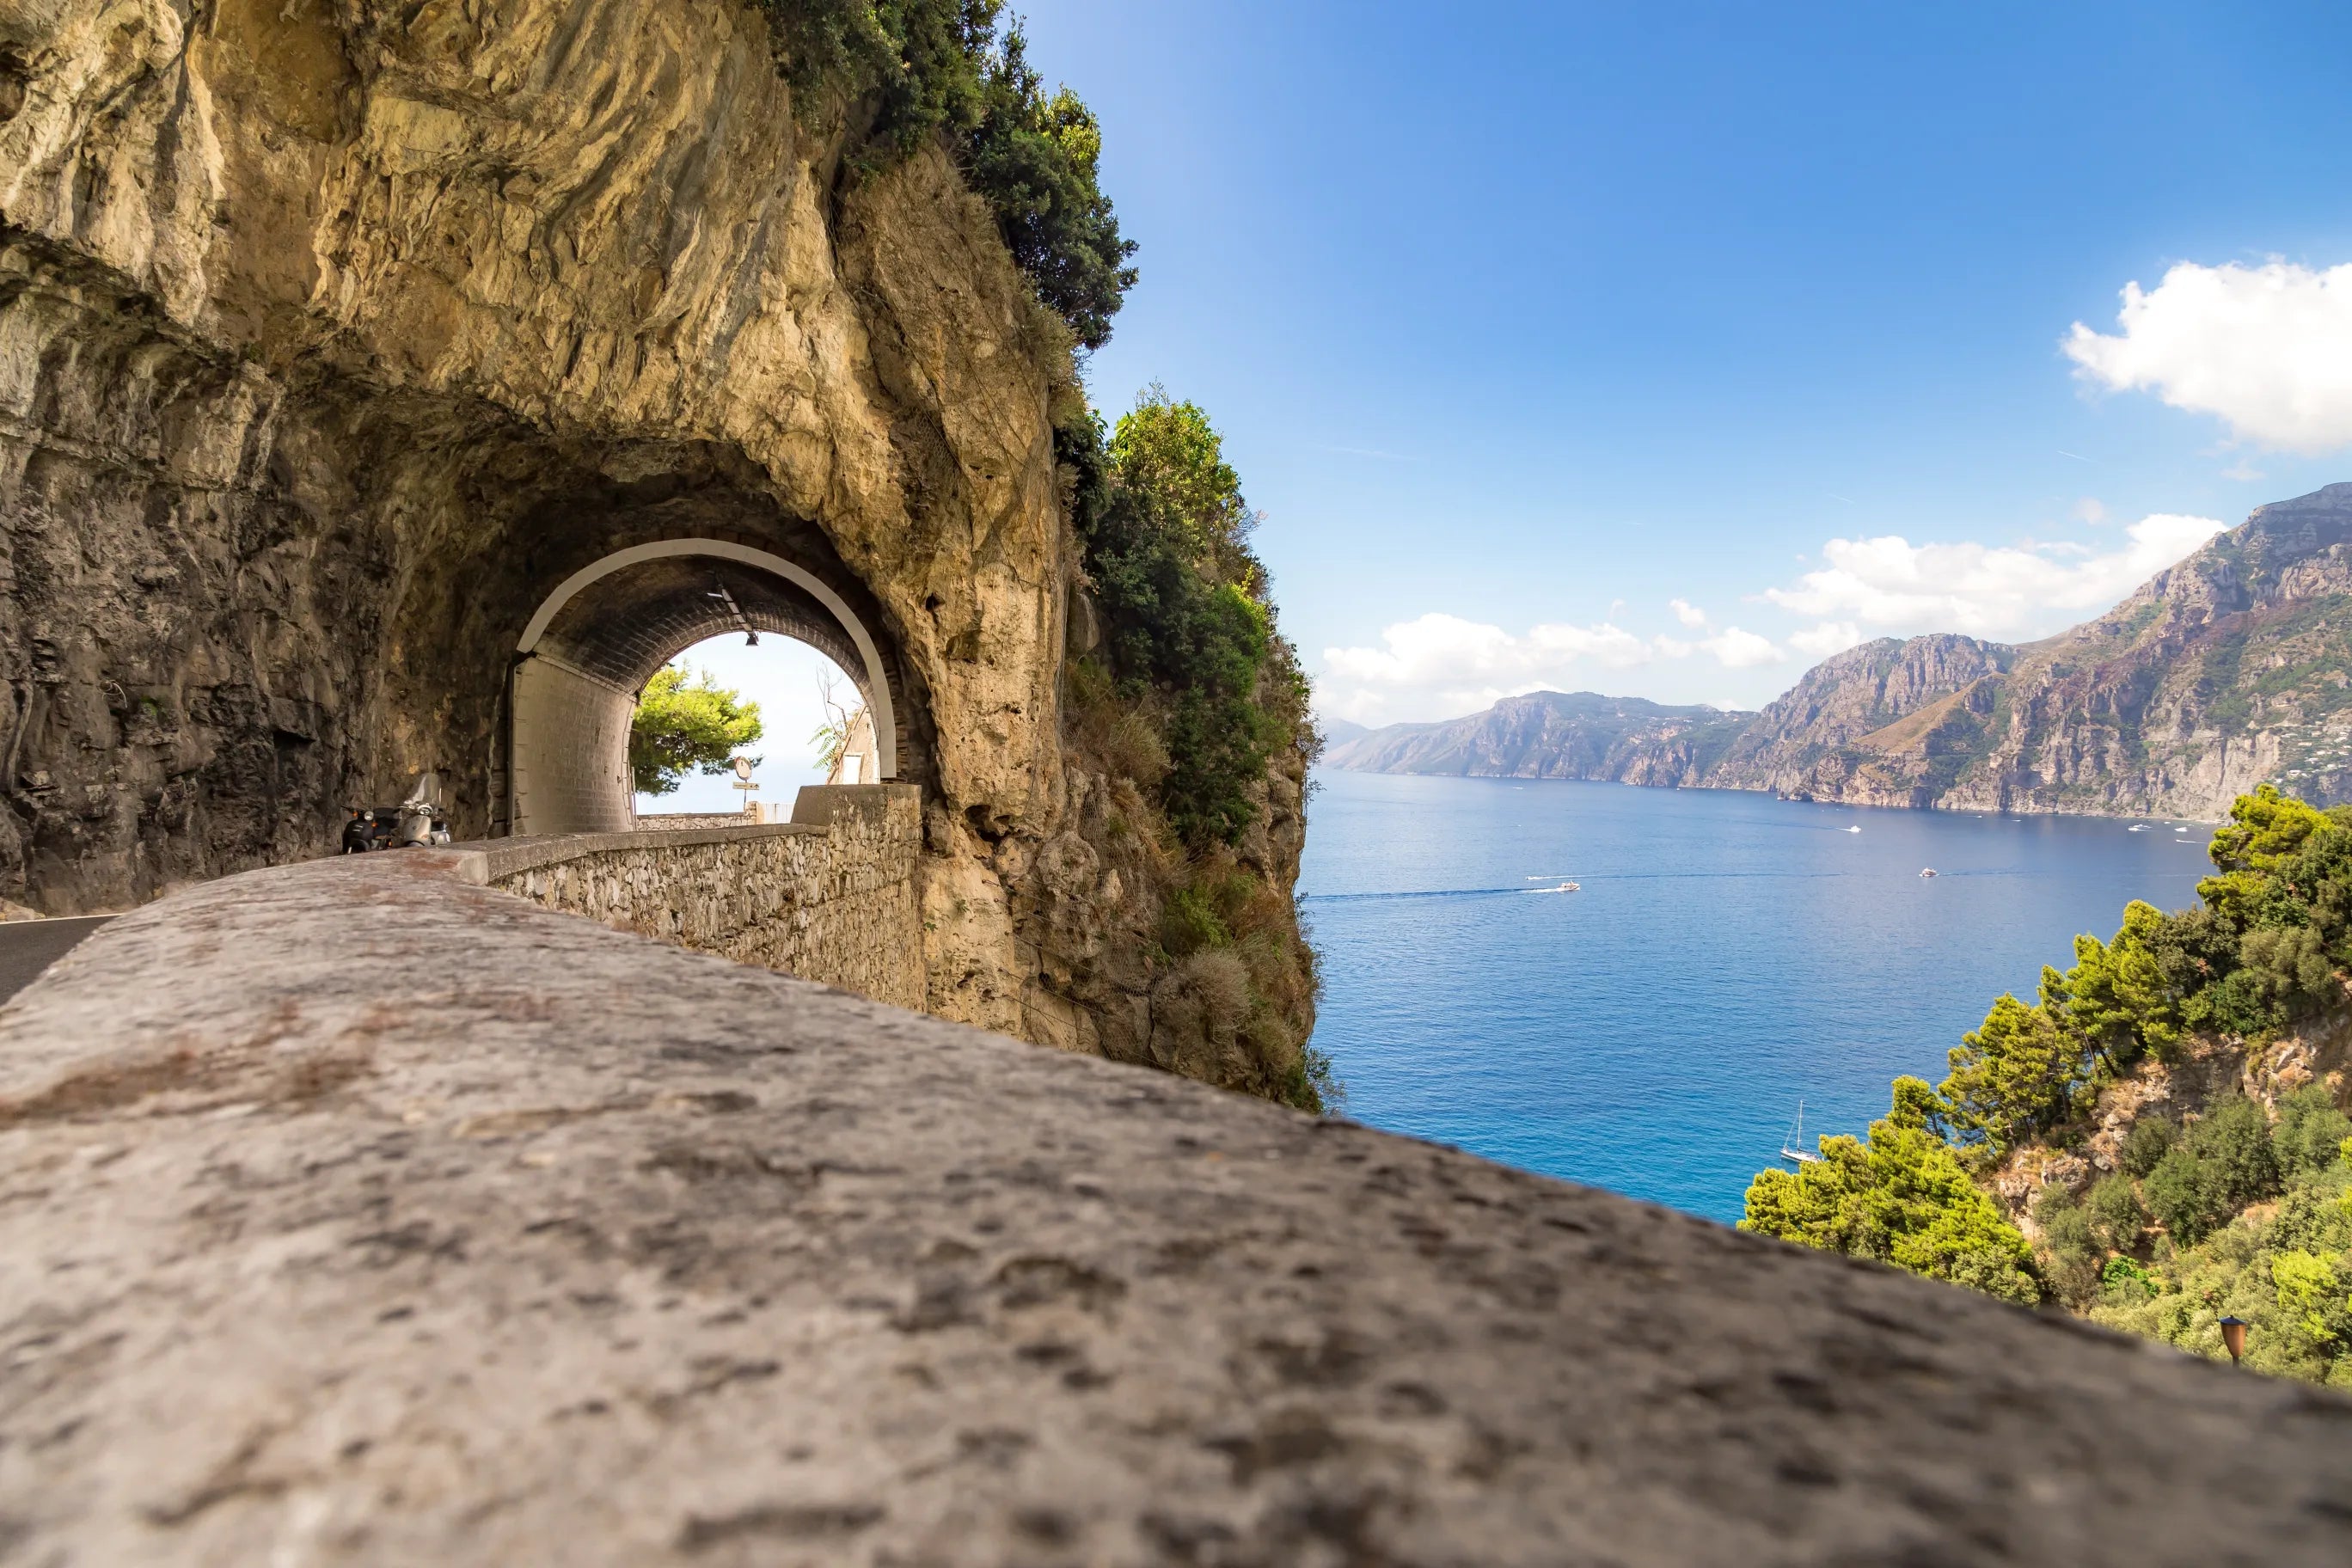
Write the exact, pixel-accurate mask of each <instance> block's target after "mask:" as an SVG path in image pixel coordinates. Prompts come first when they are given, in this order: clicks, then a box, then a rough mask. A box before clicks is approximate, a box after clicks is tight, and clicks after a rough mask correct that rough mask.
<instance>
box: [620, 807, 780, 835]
mask: <svg viewBox="0 0 2352 1568" xmlns="http://www.w3.org/2000/svg"><path fill="white" fill-rule="evenodd" d="M760 826H766V824H765V822H764V821H763V820H762V819H761V817H760V816H758V815H756V814H754V813H752V812H748V811H641V812H639V813H637V831H638V832H640V833H676V832H677V831H678V830H680V829H681V828H688V827H760Z"/></svg>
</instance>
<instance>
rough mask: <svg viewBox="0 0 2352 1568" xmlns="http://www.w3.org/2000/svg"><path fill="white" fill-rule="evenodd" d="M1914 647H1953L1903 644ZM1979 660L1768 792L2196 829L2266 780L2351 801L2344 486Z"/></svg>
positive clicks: (2351, 514)
mask: <svg viewBox="0 0 2352 1568" xmlns="http://www.w3.org/2000/svg"><path fill="white" fill-rule="evenodd" d="M1931 640H1941V641H1950V640H1954V639H1925V638H1921V639H1915V640H1914V641H1913V642H1912V643H1908V644H1905V645H1902V646H1903V648H1904V650H1905V652H1906V655H1907V654H1908V653H1909V651H1910V650H1912V649H1915V648H1916V647H1918V646H1919V645H1920V644H1921V643H1923V642H1927V641H1931ZM1874 646H1875V645H1874ZM1979 646H1984V645H1979ZM1855 651H1856V652H1857V653H1858V652H1861V651H1862V650H1859V649H1857V650H1855ZM1842 657H1845V658H1851V657H1853V656H1852V655H1847V656H1842ZM1989 657H1990V658H1997V661H1998V662H1999V663H2000V665H2001V666H2002V667H2003V668H2001V670H2000V672H1999V673H1998V675H1995V674H1994V673H1993V672H1991V671H1988V672H1986V674H1985V676H1984V677H1983V678H1982V679H1977V680H1975V681H1973V682H1970V683H1968V684H1950V683H1948V689H1947V691H1946V692H1945V693H1944V694H1942V695H1935V694H1934V692H1933V689H1932V688H1927V689H1922V690H1921V691H1920V692H1918V693H1917V694H1916V696H1915V697H1914V699H1913V700H1911V701H1910V702H1909V703H1908V704H1889V713H1890V717H1889V721H1888V722H1887V723H1886V724H1885V725H1884V726H1883V727H1882V728H1879V729H1877V730H1874V731H1870V732H1867V733H1864V734H1859V735H1831V734H1826V733H1825V734H1822V736H1821V742H1822V744H1821V747H1820V754H1819V757H1818V760H1816V761H1814V762H1813V763H1812V764H1811V768H1810V770H1809V771H1807V772H1805V773H1802V774H1801V775H1799V774H1783V775H1780V776H1777V777H1774V778H1773V779H1771V780H1770V781H1769V782H1771V783H1773V784H1776V785H1777V786H1779V787H1782V788H1800V789H1802V790H1804V791H1805V792H1807V793H1810V794H1812V795H1816V796H1817V797H1820V798H1825V799H1843V800H1854V801H1862V802H1868V803H1873V804H1883V805H1937V806H1946V807H1951V808H1955V809H1971V810H1993V809H1998V810H2008V811H2082V812H2106V813H2117V814H2125V815H2147V816H2196V817H2207V818H2211V817H2219V816H2223V815H2225V814H2226V813H2227V811H2228V809H2229V805H2230V802H2231V800H2233V799H2235V798H2236V797H2237V796H2238V795H2242V794H2244V793H2246V792H2247V791H2249V790H2251V789H2252V788H2253V787H2254V786H2255V785H2256V784H2261V783H2263V781H2265V780H2277V781H2279V782H2281V783H2283V784H2284V785H2286V787H2288V788H2289V789H2291V790H2293V791H2294V793H2296V794H2298V795H2303V796H2305V798H2307V799H2310V800H2313V801H2315V802H2317V803H2319V804H2322V805H2329V804H2334V803H2336V802H2339V801H2345V800H2352V485H2330V486H2329V487H2327V488H2326V489H2323V490H2319V491H2316V492H2315V493H2314V494H2311V495H2308V496H2305V497H2302V498H2300V499H2298V500H2291V501H2282V502H2279V503H2277V504H2275V505H2272V506H2266V507H2263V508H2260V509H2258V510H2256V511H2255V512H2254V513H2253V515H2252V517H2250V518H2248V519H2247V521H2245V522H2244V523H2243V524H2242V525H2241V526H2239V527H2238V528H2235V529H2232V530H2231V531H2229V532H2228V533H2225V534H2222V535H2221V536H2220V537H2219V538H2217V539H2215V540H2214V541H2213V542H2211V543H2210V544H2208V545H2206V546H2205V547H2204V548H2203V549H2201V550H2200V551H2198V552H2196V553H2195V554H2193V555H2191V556H2189V558H2188V559H2187V560H2185V561H2183V562H2181V563H2179V565H2178V566H2174V567H2172V568H2170V569H2169V570H2168V571H2165V572H2162V573H2159V574H2158V575H2157V576H2156V577H2154V578H2152V579H2151V580H2150V581H2149V582H2148V583H2147V584H2145V585H2144V586H2143V587H2141V588H2140V589H2139V590H2138V592H2137V593H2135V594H2134V595H2132V596H2131V597H2130V598H2128V599H2126V600H2125V601H2124V602H2123V603H2122V604H2121V605H2117V606H2116V608H2115V609H2113V610H2111V611H2109V612H2108V613H2107V614H2105V615H2104V616H2100V617H2099V618H2098V619H2096V620H2095V621H2092V622H2089V623H2087V624H2086V625H2084V626H2077V627H2075V628H2074V630H2072V631H2069V632H2065V633H2063V634H2061V635H2060V636H2058V637H2052V638H2050V639H2049V640H2047V641H2045V642H2040V643H2035V644H2032V645H2031V646H2029V647H2021V648H2016V649H2006V648H2004V649H2000V650H1997V655H1989ZM1822 668H1823V671H1826V670H1827V669H1828V668H1829V667H1828V666H1824V667H1822ZM1821 673H1822V671H1817V672H1816V674H1821ZM1966 673H1967V671H1966V669H1965V668H1962V669H1960V670H1957V671H1955V672H1954V677H1953V678H1954V679H1955V680H1957V679H1958V677H1959V676H1961V675H1965V674H1966ZM1808 679H1811V678H1810V677H1809V678H1808ZM1922 698H1926V699H1929V700H1919V699H1922ZM1738 782H1743V783H1746V782H1749V781H1747V780H1740V781H1738Z"/></svg>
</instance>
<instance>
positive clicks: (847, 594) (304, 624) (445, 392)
mask: <svg viewBox="0 0 2352 1568" xmlns="http://www.w3.org/2000/svg"><path fill="white" fill-rule="evenodd" d="M0 117H5V118H0V458H5V461H0V552H5V554H4V555H0V679H5V683H6V694H5V705H0V706H4V707H5V710H4V711H0V718H5V721H6V723H7V734H6V740H5V755H0V788H5V795H6V801H7V805H8V809H7V810H6V811H5V813H0V881H5V884H6V887H5V889H0V890H5V892H6V893H7V896H9V897H12V898H15V899H18V900H23V901H26V902H30V903H33V904H35V905H37V906H38V907H40V908H42V909H44V910H48V911H51V912H67V911H71V910H88V909H100V908H108V907H118V906H122V905H128V904H131V903H134V902H137V901H140V900H144V899H147V898H149V897H151V896H152V895H154V894H155V893H157V892H159V891H161V890H163V889H168V888H169V887H171V886H173V885H174V884H177V883H181V882H185V881H188V880H192V879H201V878H205V877H211V876H215V875H218V874H220V873H222V872H225V871H228V870H232V869H236V868H242V867H249V866H255V865H259V864H263V863H268V862H275V861H282V860H287V859H292V858H302V857H305V856H310V855H315V854H320V853H324V852H327V851H328V850H329V849H330V848H331V846H332V842H333V840H332V837H331V835H332V831H333V828H334V826H335V823H336V821H337V817H338V814H339V812H340V809H341V807H342V806H344V805H348V804H353V803H358V802H362V801H370V800H374V799H379V798H384V797H386V796H387V795H388V794H389V793H390V792H394V791H396V790H397V789H398V787H399V786H400V784H402V783H403V782H404V781H405V780H406V779H407V778H408V777H409V776H410V775H411V774H412V773H415V772H416V771H417V770H419V769H422V768H424V767H426V766H438V767H439V768H440V769H441V770H442V773H443V776H444V779H445V781H446V784H447V787H448V788H449V790H450V791H451V793H452V805H453V807H454V816H455V823H454V826H456V828H457V831H458V833H459V834H460V836H461V837H462V836H472V835H479V834H482V833H486V832H488V831H490V830H492V829H493V827H494V826H496V825H497V823H498V821H499V801H500V799H501V790H502V786H501V783H500V776H501V775H500V769H501V767H502V766H503V763H502V761H501V752H500V747H501V743H502V735H503V733H504V730H503V726H504V724H505V712H506V710H505V708H504V707H503V706H502V705H503V704H504V703H505V702H506V701H507V700H508V699H507V690H508V676H507V671H508V667H509V662H510V661H511V660H512V659H513V658H514V651H513V650H514V649H515V647H516V636H517V633H518V631H519V629H520V627H521V626H522V624H523V623H524V621H525V620H526V619H527V618H528V617H529V616H530V614H531V612H532V607H533V606H534V605H537V604H540V603H541V601H542V599H543V598H544V596H545V595H547V594H548V592H549V590H550V589H551V586H552V585H553V584H556V583H557V582H559V581H562V579H564V577H565V575H566V574H568V573H572V572H574V571H575V570H577V569H578V568H580V567H582V566H583V564H585V563H593V562H595V561H597V560H599V559H600V558H609V556H610V555H611V554H612V553H613V552H616V551H620V550H625V549H627V548H632V547H635V546H637V545H639V544H642V543H644V542H647V541H658V540H665V539H677V538H681V537H688V536H691V537H697V538H704V537H718V538H723V539H727V540H730V541H735V542H741V543H743V544H746V545H754V546H757V547H758V548H759V549H760V550H761V551H763V552H769V553H770V554H772V555H774V556H776V557H779V558H783V559H788V560H790V561H791V562H793V563H795V565H796V567H797V568H799V569H802V570H803V572H804V574H806V575H807V576H808V577H810V578H811V579H812V580H815V581H820V582H822V583H823V584H826V585H827V586H828V588H829V591H831V592H833V593H834V594H835V595H836V597H837V598H838V599H840V600H841V601H843V602H844V603H845V604H846V605H849V606H850V608H851V609H852V610H854V611H855V613H856V615H857V616H860V617H862V618H863V619H864V620H866V622H867V623H868V624H870V625H871V626H873V627H874V628H875V636H876V639H877V641H878V642H882V643H884V644H887V648H886V655H887V662H888V664H889V666H890V668H891V671H892V676H891V679H892V681H893V683H894V687H895V686H896V685H897V684H898V683H903V686H904V688H905V692H904V695H905V704H904V706H905V707H906V708H907V709H908V711H907V712H906V713H904V714H902V715H901V722H902V726H903V727H904V729H905V730H906V731H907V733H906V737H905V742H904V744H903V746H902V752H903V757H902V765H901V768H900V776H902V777H904V778H906V779H907V780H908V782H912V783H915V784H920V785H921V786H922V789H923V797H924V801H925V812H924V848H925V853H924V859H923V878H922V886H923V916H924V930H925V938H924V942H925V952H924V958H925V963H926V967H927V970H928V973H929V1005H930V1007H931V1008H932V1009H933V1010H934V1011H937V1012H939V1013H940V1014H942V1015H945V1016H950V1017H952V1018H957V1019H961V1020H964V1021H968V1022H972V1023H977V1024H982V1025H985V1026H992V1027H997V1028H1003V1029H1008V1030H1012V1031H1013V1032H1016V1033H1021V1034H1024V1035H1026V1036H1028V1037H1031V1038H1034V1039H1046V1040H1052V1041H1055V1042H1056V1043H1059V1044H1062V1045H1065V1046H1068V1047H1073V1048H1078V1049H1095V1050H1103V1051H1106V1052H1108V1053H1110V1054H1114V1055H1126V1056H1130V1057H1135V1056H1146V1055H1150V1054H1151V1050H1152V1045H1151V1042H1152V1040H1153V1038H1154V1036H1155V1032H1156V1031H1157V1032H1164V1026H1162V1025H1161V1024H1158V1023H1155V1021H1154V1016H1153V1010H1152V1002H1151V995H1150V990H1149V985H1150V984H1152V983H1153V978H1152V976H1151V975H1150V974H1149V973H1146V974H1144V975H1142V976H1141V977H1140V978H1139V980H1138V982H1137V984H1139V985H1141V986H1143V987H1144V989H1143V990H1141V991H1139V992H1137V993H1136V994H1119V995H1117V996H1105V995H1102V994H1092V995H1090V996H1088V997H1087V999H1086V1000H1085V1001H1083V1002H1081V1001H1079V1000H1076V999H1074V998H1073V996H1072V995H1071V994H1068V988H1067V986H1066V985H1065V984H1063V983H1062V982H1061V981H1060V980H1058V979H1057V976H1062V975H1066V974H1067V973H1069V972H1070V971H1071V969H1072V966H1073V964H1074V963H1077V962H1078V960H1077V959H1076V957H1074V956H1073V955H1072V953H1071V952H1070V948H1071V946H1072V944H1073V943H1076V944H1078V945H1080V946H1083V945H1084V943H1085V942H1087V940H1090V937H1091V933H1097V932H1099V931H1102V930H1105V929H1108V928H1109V927H1110V926H1111V925H1112V924H1113V923H1114V917H1115V916H1117V917H1120V918H1132V919H1136V920H1145V921H1148V920H1149V919H1150V911H1148V910H1146V911H1142V912H1140V913H1138V912H1136V911H1132V910H1122V905H1123V904H1124V902H1125V900H1128V899H1129V897H1131V896H1135V897H1143V898H1146V899H1149V897H1150V892H1149V890H1148V889H1146V890H1143V891H1142V892H1140V893H1138V892H1137V891H1136V890H1135V889H1131V888H1127V887H1122V886H1121V884H1120V883H1119V882H1118V879H1116V878H1111V877H1108V876H1105V875H1102V874H1101V868H1102V866H1103V865H1104V860H1103V858H1102V856H1101V855H1099V854H1098V853H1097V852H1096V851H1095V850H1093V849H1090V848H1089V847H1087V837H1086V835H1087V832H1089V831H1096V832H1102V831H1108V829H1106V828H1104V827H1103V826H1102V823H1101V821H1100V819H1099V816H1096V817H1089V816H1087V813H1086V812H1085V811H1084V810H1082V809H1079V805H1080V803H1081V802H1083V801H1084V800H1086V799H1087V798H1090V795H1089V792H1090V791H1093V792H1095V793H1099V791H1098V790H1097V785H1096V784H1094V783H1090V782H1089V781H1090V779H1092V778H1093V777H1094V775H1093V774H1091V773H1089V771H1088V764H1087V763H1083V762H1080V761H1077V760H1075V758H1076V753H1074V752H1071V751H1070V750H1069V749H1068V748H1067V746H1066V741H1065V735H1064V725H1063V720H1062V680H1063V675H1064V666H1065V658H1066V650H1065V623H1066V607H1067V605H1068V603H1069V600H1070V595H1071V593H1072V591H1073V586H1074V584H1075V582H1076V564H1075V548H1074V545H1073V542H1072V536H1071V531H1070V528H1069V524H1068V521H1067V518H1066V508H1065V499H1064V497H1065V490H1066V485H1067V482H1068V481H1067V477H1066V472H1064V471H1062V470H1060V469H1058V468H1057V465H1056V460H1055V446H1054V427H1055V424H1056V423H1057V422H1061V421H1066V420H1068V419H1071V418H1074V417H1076V416H1079V415H1080V414H1082V413H1083V398H1082V395H1081V394H1080V392H1079V391H1078V389H1077V387H1076V382H1075V379H1074V377H1073V375H1072V371H1071V356H1070V348H1069V343H1070V338H1069V333H1068V332H1067V331H1066V330H1065V328H1064V326H1063V324H1062V322H1061V321H1059V320H1057V319H1056V318H1055V316H1054V315H1053V314H1052V313H1051V312H1049V311H1047V310H1044V309H1042V308H1041V307H1040V305H1039V304H1038V302H1037V300H1036V299H1035V297H1034V294H1033V293H1032V291H1031V289H1029V287H1028V285H1027V284H1026V283H1025V282H1024V279H1023V277H1022V275H1021V274H1020V272H1019V271H1018V270H1016V268H1015V266H1014V264H1013V258H1012V257H1011V255H1010V254H1009V252H1008V251H1007V249H1006V247H1005V245H1004V243H1003V239H1002V238H1001V237H1000V235H999V233H998V230H997V227H996V225H995V224H994V222H993V221H992V218H991V216H990V215H989V213H988V211H987V210H986V209H985V208H984V207H983V206H982V204H981V203H980V202H978V201H977V200H975V199H974V198H973V197H972V196H971V195H970V194H969V193H968V192H967V191H966V190H965V188H964V186H963V184H962V183H961V179H960V177H959V175H958V174H957V171H956V168H955V166H954V164H953V163H952V161H951V160H950V157H949V156H948V155H947V153H946V152H945V150H944V149H942V148H941V147H940V146H938V145H936V144H929V145H926V146H924V147H922V148H920V149H919V150H918V151H917V152H915V153H914V154H913V155H912V156H910V157H907V158H904V159H903V160H898V161H895V162H891V163H887V165H886V164H878V163H877V162H876V161H874V160H872V159H869V158H866V157H862V156H859V155H857V151H858V150H857V146H856V141H855V138H854V135H853V133H852V132H850V131H849V130H847V129H845V126H847V125H849V124H851V123H853V122H855V121H856V118H857V117H856V114H855V112H850V113H847V114H835V115H833V116H832V117H831V119H830V121H827V120H826V119H825V118H824V117H823V116H810V115H796V113H795V105H794V103H793V94H792V92H791V91H790V90H789V89H787V87H786V85H785V83H784V80H783V79H782V76H781V75H780V73H779V71H778V69H777V68H776V64H775V54H774V47H773V43H772V38H771V36H770V33H769V30H768V23H767V22H766V20H765V19H763V17H762V16H761V14H760V13H759V12H758V11H756V10H754V9H752V8H751V7H748V6H747V5H743V4H741V3H740V0H667V3H664V4H660V5H656V4H652V3H650V0H514V3H512V4H509V5H503V6H500V7H497V8H494V9H491V8H484V7H482V6H478V5H469V4H462V3H457V0H426V3H425V4H422V5H389V4H383V3H379V0H290V3H287V4H281V3H280V0H220V3H219V4H217V5H212V6H209V7H197V8H189V7H185V6H180V5H172V4H166V3H163V0H130V3H124V0H57V3H54V4H31V3H26V0H0ZM1269 788H1270V789H1271V790H1272V792H1273V798H1272V799H1270V801H1269V804H1268V808H1267V809H1268V822H1267V824H1266V826H1265V830H1264V833H1263V836H1262V837H1263V844H1264V846H1265V849H1264V853H1265V856H1266V858H1268V859H1269V860H1271V861H1274V862H1276V865H1275V867H1274V870H1275V872H1276V875H1278V876H1284V877H1286V876H1287V875H1288V874H1290V873H1293V872H1295V868H1296V846H1297V839H1298V837H1299V830H1298V817H1297V791H1296V790H1295V788H1294V789H1291V790H1289V791H1288V792H1287V793H1285V792H1284V790H1283V788H1282V786H1281V781H1279V780H1276V781H1274V782H1273V783H1272V784H1270V785H1269ZM1285 812H1287V813H1288V816H1284V813H1285ZM1089 823H1091V824H1092V826H1091V828H1090V827H1089V826H1088V825H1089ZM1282 885H1283V886H1284V887H1285V888H1286V887H1287V881H1284V882H1283V884H1282Z"/></svg>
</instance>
